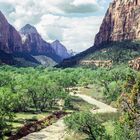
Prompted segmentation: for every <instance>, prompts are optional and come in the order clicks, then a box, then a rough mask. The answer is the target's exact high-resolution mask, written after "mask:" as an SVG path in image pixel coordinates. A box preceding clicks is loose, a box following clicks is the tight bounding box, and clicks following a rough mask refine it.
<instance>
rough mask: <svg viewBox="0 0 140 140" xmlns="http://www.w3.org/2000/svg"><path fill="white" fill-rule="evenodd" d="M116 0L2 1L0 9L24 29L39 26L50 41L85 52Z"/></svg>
mask: <svg viewBox="0 0 140 140" xmlns="http://www.w3.org/2000/svg"><path fill="white" fill-rule="evenodd" d="M111 1H112V0H0V10H1V11H2V12H3V13H4V15H5V16H6V18H7V19H8V21H9V22H10V23H11V24H12V25H13V26H14V27H15V28H16V29H17V30H20V28H22V27H23V26H25V25H26V24H31V25H33V26H35V27H36V28H37V30H38V32H39V33H40V34H41V35H42V37H43V39H45V40H46V41H47V42H50V43H51V42H53V41H54V40H59V41H60V42H61V43H62V44H64V45H65V46H66V48H67V49H68V50H71V49H72V50H73V51H75V52H81V51H83V50H86V49H87V48H89V47H91V46H92V45H93V44H94V38H95V35H96V33H97V32H98V31H99V27H100V25H101V23H102V20H103V17H104V15H105V13H106V10H107V8H108V6H109V3H110V2H111Z"/></svg>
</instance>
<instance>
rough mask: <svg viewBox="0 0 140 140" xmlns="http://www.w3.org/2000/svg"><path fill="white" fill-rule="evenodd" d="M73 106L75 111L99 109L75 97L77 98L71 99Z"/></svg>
mask: <svg viewBox="0 0 140 140" xmlns="http://www.w3.org/2000/svg"><path fill="white" fill-rule="evenodd" d="M71 105H72V110H75V111H87V110H91V109H97V107H96V106H93V105H91V104H89V103H87V102H86V101H84V100H83V99H81V98H80V97H75V96H72V97H71Z"/></svg>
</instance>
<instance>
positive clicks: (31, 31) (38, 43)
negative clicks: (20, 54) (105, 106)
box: [20, 24, 55, 54]
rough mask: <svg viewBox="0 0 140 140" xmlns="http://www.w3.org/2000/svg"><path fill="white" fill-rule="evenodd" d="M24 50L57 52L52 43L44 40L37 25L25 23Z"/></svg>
mask: <svg viewBox="0 0 140 140" xmlns="http://www.w3.org/2000/svg"><path fill="white" fill-rule="evenodd" d="M20 34H21V37H22V45H23V50H24V51H25V52H29V53H35V54H36V53H39V54H44V53H55V52H54V50H53V49H52V48H51V45H50V44H49V43H47V42H46V41H44V40H43V39H42V37H41V35H40V34H39V33H38V31H37V30H36V28H35V27H33V26H31V25H30V24H27V25H25V26H24V27H23V28H22V29H21V30H20Z"/></svg>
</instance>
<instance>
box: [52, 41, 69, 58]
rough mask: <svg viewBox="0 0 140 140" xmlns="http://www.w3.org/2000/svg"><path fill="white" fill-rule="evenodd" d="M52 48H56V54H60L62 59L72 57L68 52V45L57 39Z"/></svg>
mask: <svg viewBox="0 0 140 140" xmlns="http://www.w3.org/2000/svg"><path fill="white" fill-rule="evenodd" d="M51 46H52V48H53V49H54V50H55V52H56V54H57V55H59V56H60V57H61V58H62V59H66V58H69V57H71V55H70V54H69V53H68V51H67V49H66V47H65V46H64V45H62V44H61V43H60V41H58V40H56V41H54V42H53V43H52V44H51Z"/></svg>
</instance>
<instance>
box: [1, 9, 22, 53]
mask: <svg viewBox="0 0 140 140" xmlns="http://www.w3.org/2000/svg"><path fill="white" fill-rule="evenodd" d="M0 50H2V51H4V52H7V53H12V52H17V51H18V52H20V51H22V44H21V37H20V35H19V33H18V32H17V31H16V29H15V28H14V27H13V26H12V25H10V24H9V23H8V21H7V20H6V18H5V17H4V15H3V14H2V13H1V11H0Z"/></svg>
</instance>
